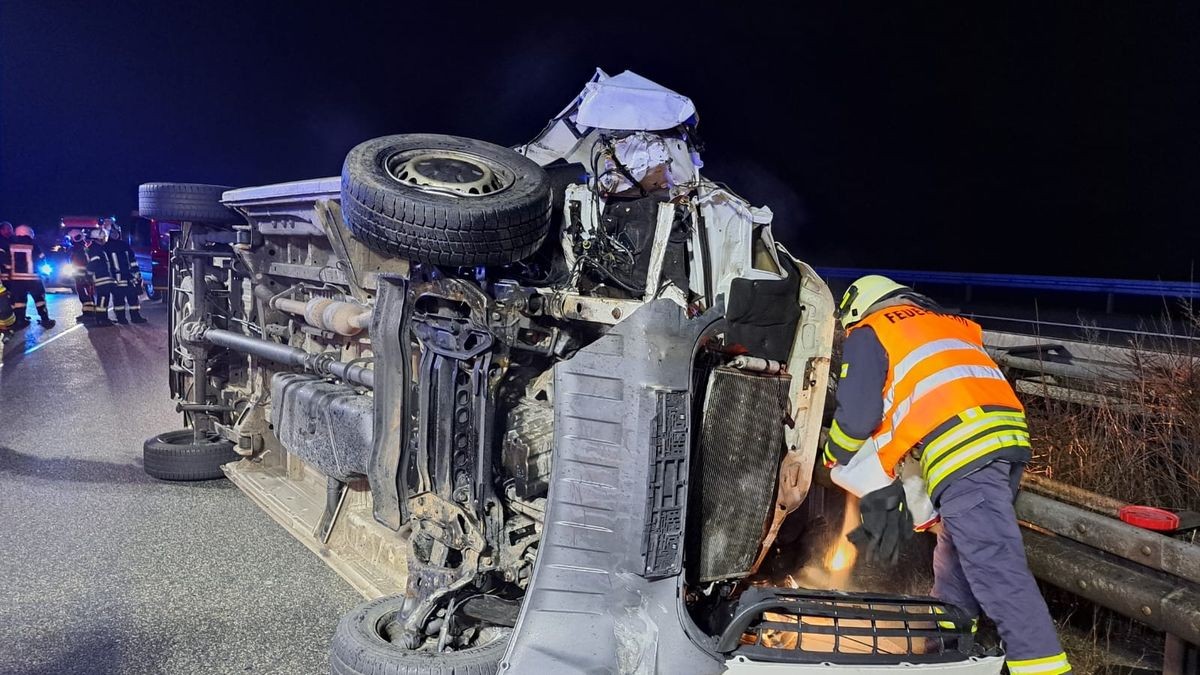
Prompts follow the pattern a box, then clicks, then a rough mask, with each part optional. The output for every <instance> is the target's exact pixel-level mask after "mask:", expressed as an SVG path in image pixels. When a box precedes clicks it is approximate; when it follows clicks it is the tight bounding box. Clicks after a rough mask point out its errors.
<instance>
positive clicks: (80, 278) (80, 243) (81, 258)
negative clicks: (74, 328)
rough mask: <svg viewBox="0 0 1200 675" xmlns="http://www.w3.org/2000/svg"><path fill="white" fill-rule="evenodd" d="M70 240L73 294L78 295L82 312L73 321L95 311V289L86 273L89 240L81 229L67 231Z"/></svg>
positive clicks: (90, 316)
mask: <svg viewBox="0 0 1200 675" xmlns="http://www.w3.org/2000/svg"><path fill="white" fill-rule="evenodd" d="M67 238H68V239H70V241H71V265H72V266H74V268H75V274H74V282H75V295H76V296H78V297H79V305H80V306H81V307H82V308H83V313H82V314H80V315H79V316H77V317H75V321H77V322H78V321H86V320H88V319H90V318H92V316H93V315H94V314H95V313H96V289H95V285H96V284H95V281H94V280H93V279H92V275H90V274H88V251H87V250H88V247H89V246H90V245H91V241H90V240H89V239H88V237H87V233H85V232H84V231H83V230H71V231H70V232H68V233H67Z"/></svg>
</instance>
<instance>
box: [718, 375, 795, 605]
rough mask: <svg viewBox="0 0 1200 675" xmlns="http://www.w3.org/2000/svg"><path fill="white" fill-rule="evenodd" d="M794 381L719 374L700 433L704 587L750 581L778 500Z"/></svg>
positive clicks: (781, 378)
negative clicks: (727, 581)
mask: <svg viewBox="0 0 1200 675" xmlns="http://www.w3.org/2000/svg"><path fill="white" fill-rule="evenodd" d="M790 382H791V380H790V378H789V377H788V376H786V375H783V376H763V375H756V374H751V373H745V372H742V371H740V370H735V369H733V368H728V367H720V368H717V369H716V370H714V371H713V373H712V375H711V376H710V378H709V386H708V397H707V400H706V401H705V405H704V410H703V422H702V424H701V431H700V443H699V445H700V463H701V464H700V466H701V468H700V476H701V485H700V489H701V497H700V503H701V514H702V518H703V520H702V524H701V528H700V540H699V541H698V542H697V543H698V548H699V553H700V555H699V566H698V577H699V581H701V582H709V581H717V580H720V579H734V578H739V577H743V576H746V575H747V574H749V573H750V572H751V571H752V570H751V566H752V565H753V564H754V559H755V558H756V557H757V555H758V548H759V543H760V541H761V540H762V535H763V530H764V528H765V524H766V522H767V519H768V518H769V516H770V512H771V509H772V507H773V504H774V501H775V493H776V481H777V478H778V474H779V461H780V458H781V457H782V452H783V447H784V446H783V428H784V420H785V418H786V417H787V392H788V387H789V385H790Z"/></svg>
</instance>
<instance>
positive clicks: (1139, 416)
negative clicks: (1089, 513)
mask: <svg viewBox="0 0 1200 675" xmlns="http://www.w3.org/2000/svg"><path fill="white" fill-rule="evenodd" d="M1187 344H1190V342H1188V343H1187ZM1124 365H1126V366H1127V367H1128V368H1129V369H1130V371H1131V372H1132V373H1133V375H1134V377H1133V379H1132V380H1131V381H1129V382H1108V383H1092V385H1093V386H1096V387H1097V388H1098V390H1099V391H1100V392H1101V393H1103V394H1105V396H1104V397H1103V398H1102V399H1101V400H1100V401H1099V402H1098V403H1096V404H1094V405H1093V404H1087V405H1084V404H1078V403H1068V402H1064V401H1059V400H1053V399H1050V398H1043V397H1040V396H1028V395H1026V396H1023V397H1022V398H1023V399H1024V403H1025V405H1026V410H1027V413H1028V416H1029V425H1030V431H1031V433H1032V435H1033V441H1034V442H1033V447H1034V458H1033V464H1032V468H1033V470H1034V471H1037V472H1038V473H1044V474H1046V475H1049V476H1051V477H1053V478H1055V479H1057V480H1061V481H1063V482H1066V483H1071V484H1073V485H1077V486H1079V487H1082V488H1086V489H1088V490H1093V491H1095V492H1099V493H1101V494H1105V495H1108V496H1110V497H1114V498H1116V499H1120V500H1123V501H1128V502H1131V503H1135V504H1148V505H1153V506H1160V507H1166V508H1176V509H1191V510H1200V452H1197V450H1200V354H1192V353H1191V350H1190V348H1187V347H1180V346H1179V345H1178V344H1176V345H1173V346H1172V345H1168V346H1166V347H1165V351H1152V350H1150V349H1148V348H1146V347H1145V346H1144V345H1136V346H1135V347H1134V349H1133V350H1132V351H1131V354H1130V357H1129V362H1128V363H1127V364H1124Z"/></svg>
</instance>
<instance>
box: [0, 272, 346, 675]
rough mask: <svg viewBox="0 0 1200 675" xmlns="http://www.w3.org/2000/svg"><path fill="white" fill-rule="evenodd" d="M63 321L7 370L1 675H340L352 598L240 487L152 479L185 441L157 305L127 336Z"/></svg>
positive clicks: (3, 379) (54, 302)
mask: <svg viewBox="0 0 1200 675" xmlns="http://www.w3.org/2000/svg"><path fill="white" fill-rule="evenodd" d="M50 307H51V310H50V311H51V315H52V316H53V318H55V319H56V320H57V321H58V326H56V327H55V328H54V329H52V330H49V331H44V330H43V329H41V328H40V327H38V326H37V325H36V324H35V325H34V326H32V327H31V328H30V329H28V330H26V331H24V332H23V333H21V334H19V336H18V338H17V339H15V340H12V341H10V342H9V343H8V344H6V345H5V346H4V355H3V359H2V360H0V517H2V518H3V525H2V526H0V673H3V674H5V675H10V674H19V675H35V674H36V675H52V674H53V675H67V674H75V673H88V674H89V675H106V674H109V673H170V674H171V675H180V674H190V673H205V674H210V673H287V674H289V675H293V674H295V675H300V674H305V673H324V672H328V656H327V649H328V646H329V640H330V638H331V636H332V635H333V630H334V627H335V626H336V624H337V621H338V619H339V618H340V617H341V615H342V614H343V613H345V612H346V611H348V610H349V609H350V608H351V607H353V606H354V605H355V604H357V603H358V602H359V601H360V598H359V596H358V595H357V594H356V593H355V592H354V591H353V589H351V588H350V586H349V585H348V584H346V583H345V582H344V581H342V579H341V578H340V577H338V576H337V575H336V574H335V573H334V572H333V571H332V570H330V569H329V568H328V567H326V566H325V565H324V564H323V563H322V562H321V561H320V560H319V559H318V558H317V557H316V556H314V555H313V554H312V553H310V552H309V551H308V550H307V549H305V548H304V547H303V546H302V545H301V544H300V543H299V542H297V541H295V540H294V539H292V538H291V537H289V536H288V535H287V534H286V533H285V532H284V530H283V529H282V528H281V527H279V526H278V525H276V524H275V522H274V521H272V520H271V519H270V518H269V517H268V516H267V515H266V514H265V513H263V512H262V511H260V510H259V509H258V508H257V507H255V506H254V505H253V504H252V503H251V502H250V500H249V499H248V498H246V497H245V496H243V495H242V493H241V492H239V491H238V490H237V489H236V488H235V487H233V485H232V484H230V483H228V482H227V481H224V480H220V481H206V482H202V483H192V484H172V483H166V482H162V481H158V480H155V479H153V478H150V477H149V476H147V475H146V474H145V473H144V472H143V471H142V466H141V463H142V441H143V440H145V439H146V438H148V437H150V436H152V435H154V434H156V433H160V432H162V431H167V430H170V429H176V428H179V427H180V426H181V419H180V416H179V415H177V414H176V413H175V412H174V408H173V403H172V402H171V401H170V400H169V398H168V394H167V385H166V344H165V343H166V337H165V334H164V325H165V313H164V312H163V310H162V308H161V305H158V304H157V303H149V302H147V303H146V305H144V307H145V308H146V312H145V314H146V315H147V317H148V318H149V319H150V323H149V324H146V325H142V326H116V327H113V328H88V327H85V326H78V325H76V324H75V321H74V316H75V315H76V314H78V309H79V304H78V303H77V302H76V301H75V299H74V298H73V297H72V296H69V295H53V296H51V300H50ZM32 309H33V308H32V307H30V310H31V311H32Z"/></svg>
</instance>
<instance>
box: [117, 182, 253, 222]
mask: <svg viewBox="0 0 1200 675" xmlns="http://www.w3.org/2000/svg"><path fill="white" fill-rule="evenodd" d="M232 189H233V188H231V187H228V186H225V185H204V184H202V183H142V184H141V185H139V186H138V215H140V216H141V217H143V218H152V219H154V220H165V221H168V222H172V223H178V222H183V221H187V222H195V223H210V224H213V225H237V224H239V223H242V222H243V220H242V217H241V216H239V215H238V214H237V212H236V211H233V210H232V209H230V208H229V207H228V206H225V205H224V204H222V203H221V194H222V193H224V192H225V191H226V190H232Z"/></svg>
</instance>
